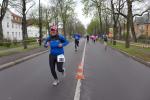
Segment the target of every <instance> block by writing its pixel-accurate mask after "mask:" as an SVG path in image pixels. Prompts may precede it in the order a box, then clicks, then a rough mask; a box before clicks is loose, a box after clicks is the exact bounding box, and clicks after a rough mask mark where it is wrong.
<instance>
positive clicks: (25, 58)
mask: <svg viewBox="0 0 150 100" xmlns="http://www.w3.org/2000/svg"><path fill="white" fill-rule="evenodd" d="M46 52H48V50H45V51H42V52H39V53H36V54H33V55H30V56H26V57H23V58H20V59H17V60H15V61H12V62H9V63H6V64H3V65H0V71H1V70H4V69H6V68H9V67H12V66H13V65H16V64H19V63H21V62H23V61H26V60H29V59H31V58H34V57H36V56H39V55H41V54H44V53H46Z"/></svg>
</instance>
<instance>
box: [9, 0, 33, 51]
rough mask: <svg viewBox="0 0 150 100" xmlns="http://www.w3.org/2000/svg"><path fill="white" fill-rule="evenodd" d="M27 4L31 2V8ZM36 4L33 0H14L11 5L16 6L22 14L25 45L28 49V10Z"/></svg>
mask: <svg viewBox="0 0 150 100" xmlns="http://www.w3.org/2000/svg"><path fill="white" fill-rule="evenodd" d="M27 4H29V5H30V6H29V8H27V7H26V6H27ZM34 5H35V2H34V1H33V0H12V1H11V7H13V8H15V9H16V10H17V11H18V12H19V13H20V14H21V15H22V17H23V18H22V33H23V35H22V36H23V46H24V49H27V41H26V40H27V38H28V36H27V21H26V15H27V13H28V11H29V10H30V9H31V8H32V7H33V6H34Z"/></svg>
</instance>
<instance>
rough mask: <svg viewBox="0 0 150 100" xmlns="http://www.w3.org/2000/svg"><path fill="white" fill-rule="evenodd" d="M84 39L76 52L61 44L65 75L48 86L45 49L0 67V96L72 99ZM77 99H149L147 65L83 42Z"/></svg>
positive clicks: (28, 99)
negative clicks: (41, 52)
mask: <svg viewBox="0 0 150 100" xmlns="http://www.w3.org/2000/svg"><path fill="white" fill-rule="evenodd" d="M83 48H84V41H83V40H82V42H81V44H80V48H79V50H78V52H77V53H75V51H74V44H73V43H70V44H69V46H67V47H66V48H65V56H66V63H65V64H64V66H65V67H66V74H67V76H66V77H65V78H62V76H61V74H59V78H60V80H61V82H60V84H59V85H58V86H56V87H54V86H52V82H53V78H52V76H51V73H50V68H49V64H48V53H45V54H42V55H40V56H37V57H35V58H33V59H30V60H28V61H25V62H23V63H20V64H18V65H15V66H13V67H11V68H8V69H5V70H3V71H0V100H74V95H75V88H76V84H77V80H76V79H75V76H76V70H77V67H78V65H79V64H80V62H81V59H82V53H83ZM84 75H85V79H84V80H82V82H81V83H82V85H81V94H80V95H81V96H80V100H150V95H149V93H150V78H149V76H150V69H149V68H148V67H146V66H145V65H142V64H140V63H139V62H137V61H134V60H133V59H131V58H128V57H126V56H124V55H122V54H121V53H119V52H117V51H114V50H112V49H111V48H107V51H105V49H104V46H103V45H102V44H100V43H96V44H94V43H89V44H87V47H86V51H85V63H84Z"/></svg>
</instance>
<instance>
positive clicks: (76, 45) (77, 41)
mask: <svg viewBox="0 0 150 100" xmlns="http://www.w3.org/2000/svg"><path fill="white" fill-rule="evenodd" d="M73 38H74V40H75V41H74V43H75V51H77V48H78V47H79V40H80V38H81V35H80V34H78V33H75V34H73Z"/></svg>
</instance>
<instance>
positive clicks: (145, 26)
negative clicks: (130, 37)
mask: <svg viewBox="0 0 150 100" xmlns="http://www.w3.org/2000/svg"><path fill="white" fill-rule="evenodd" d="M148 16H149V17H148ZM134 27H135V33H136V35H137V37H139V36H141V35H145V36H147V35H148V36H150V15H148V14H145V15H143V16H142V17H136V18H135V21H134Z"/></svg>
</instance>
